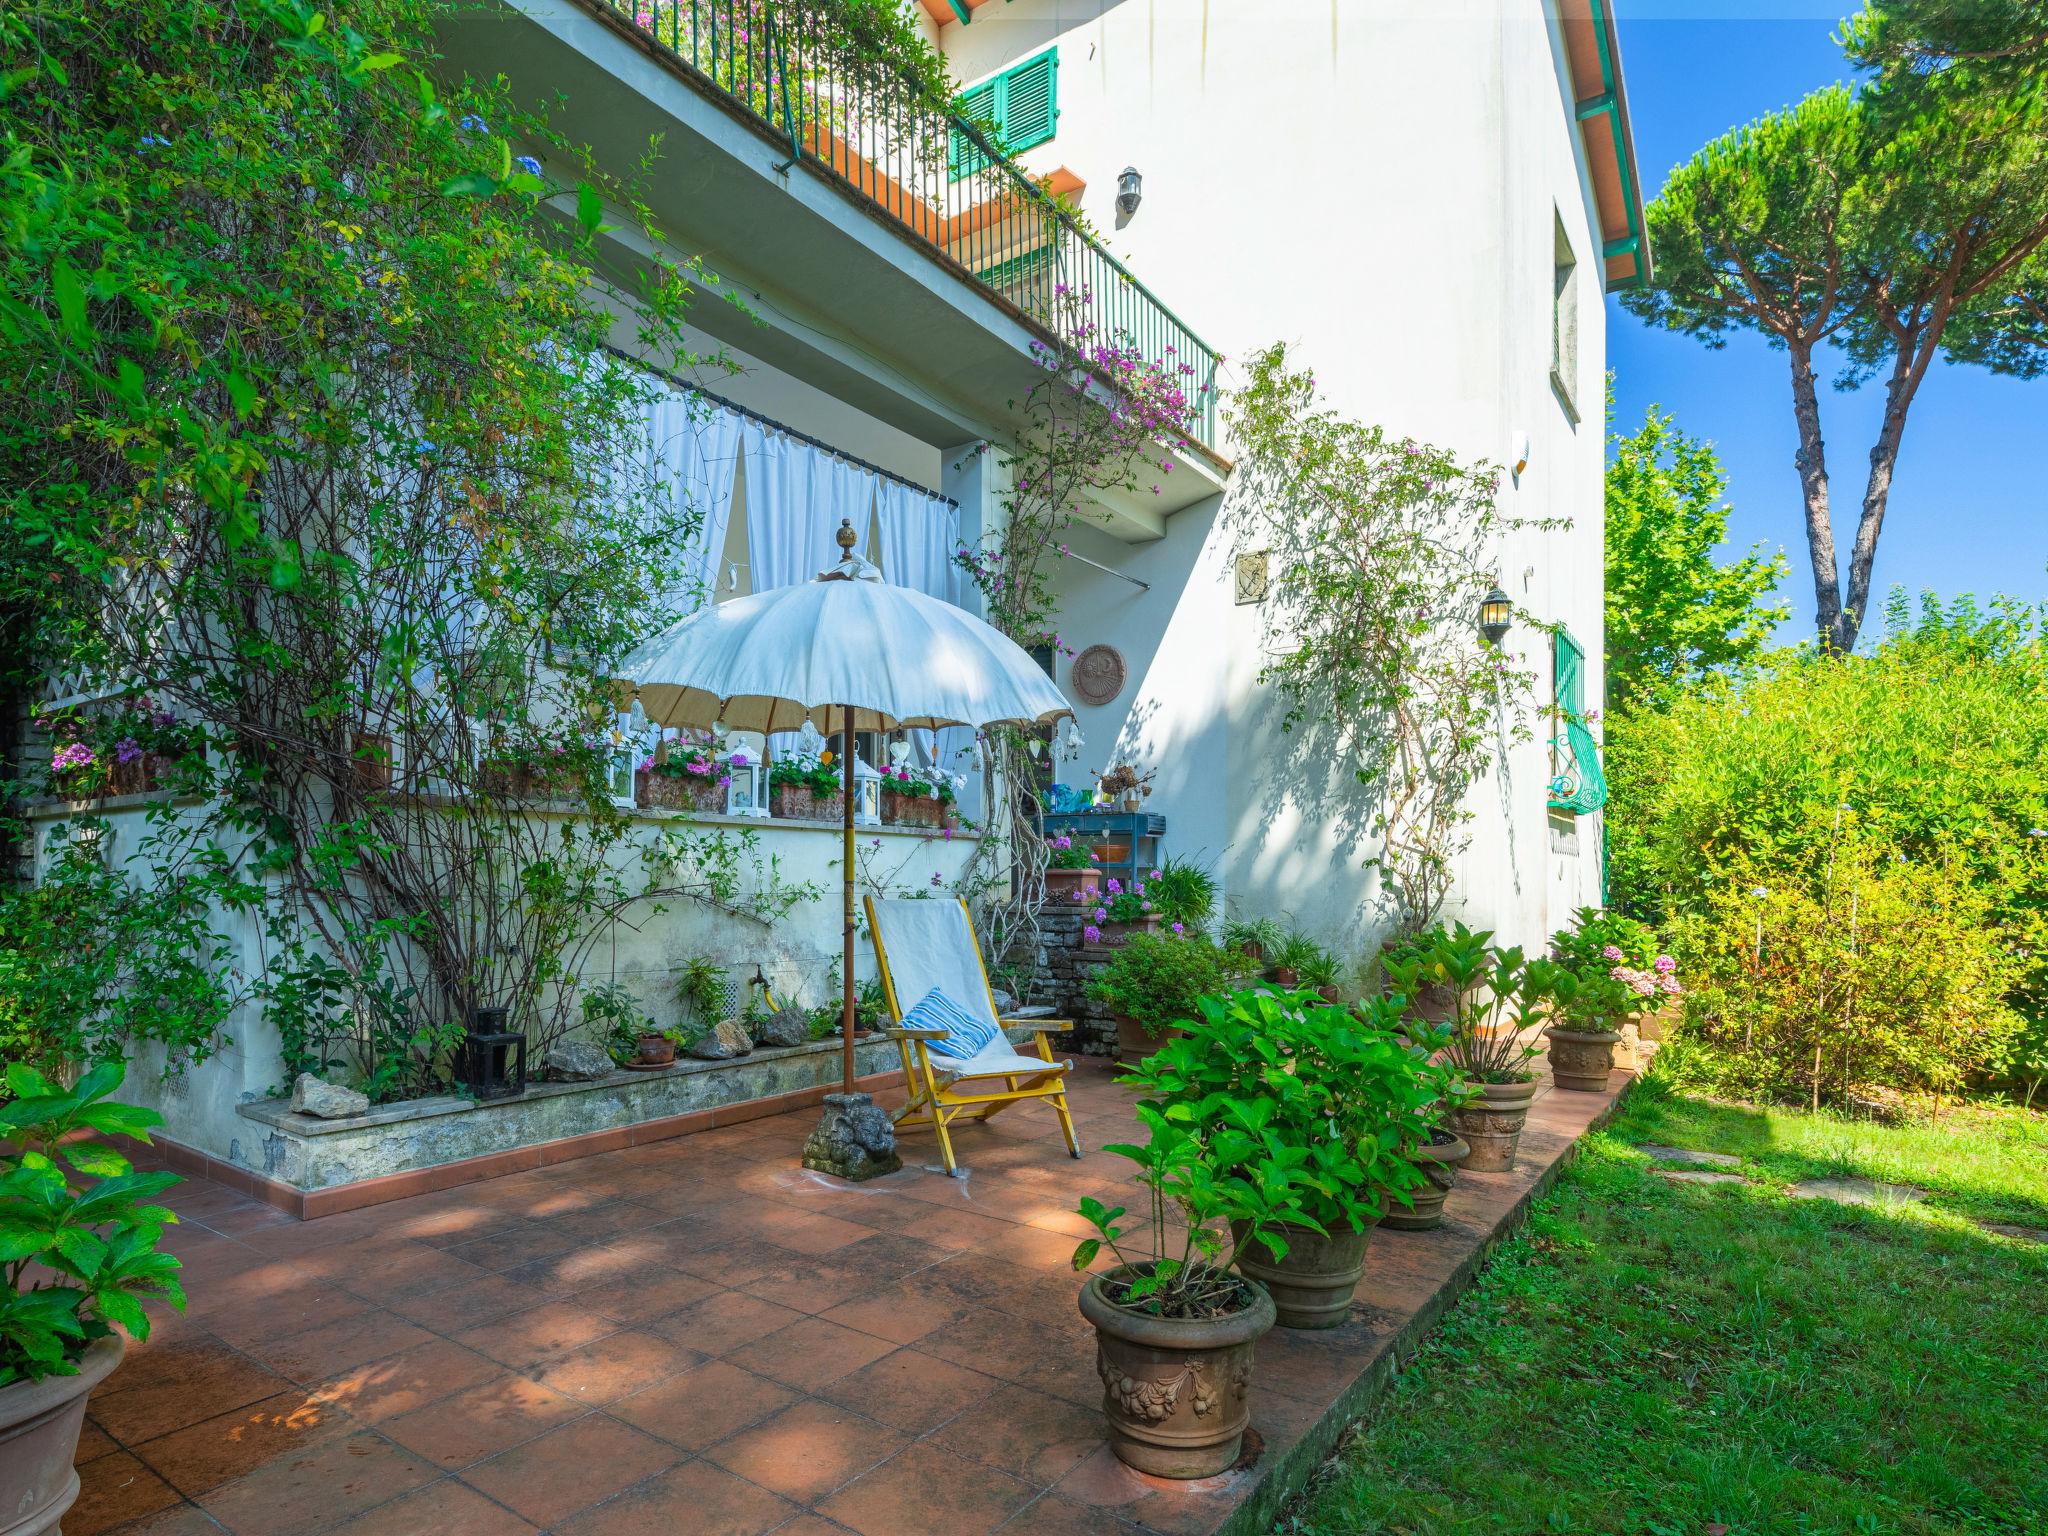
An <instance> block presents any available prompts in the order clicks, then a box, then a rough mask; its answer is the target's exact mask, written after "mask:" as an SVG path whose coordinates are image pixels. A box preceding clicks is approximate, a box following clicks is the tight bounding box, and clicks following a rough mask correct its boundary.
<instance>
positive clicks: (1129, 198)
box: [1116, 165, 1145, 218]
mask: <svg viewBox="0 0 2048 1536" xmlns="http://www.w3.org/2000/svg"><path fill="white" fill-rule="evenodd" d="M1144 200H1145V178H1144V177H1142V176H1140V175H1139V174H1138V168H1137V167H1136V166H1135V165H1127V166H1125V167H1124V172H1123V174H1122V175H1121V176H1119V177H1117V179H1116V211H1117V212H1118V213H1120V214H1122V215H1123V216H1124V217H1125V218H1129V217H1130V216H1131V215H1132V214H1134V213H1136V212H1137V211H1138V204H1140V203H1141V202H1143V201H1144Z"/></svg>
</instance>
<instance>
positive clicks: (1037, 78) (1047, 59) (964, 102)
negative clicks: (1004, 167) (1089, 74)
mask: <svg viewBox="0 0 2048 1536" xmlns="http://www.w3.org/2000/svg"><path fill="white" fill-rule="evenodd" d="M1059 73H1060V51H1059V49H1057V48H1048V49H1046V50H1045V52H1043V53H1041V54H1039V55H1038V57H1036V58H1033V59H1026V60H1025V61H1024V62H1023V63H1022V64H1018V65H1016V66H1014V67H1012V68H1010V69H1006V70H1004V71H1003V73H1001V74H1000V75H997V76H996V77H995V78H994V79H991V80H984V81H982V82H981V84H979V85H977V86H975V87H974V89H972V90H970V91H963V92H961V94H960V113H961V115H962V116H963V117H967V118H971V119H974V120H976V121H979V120H982V119H986V120H988V121H990V122H992V123H994V124H995V125H996V137H997V139H998V140H1000V141H1001V143H1002V144H1003V145H1004V146H1006V147H1007V148H1009V149H1011V150H1013V151H1016V150H1026V149H1030V148H1031V147H1032V146H1033V145H1037V144H1043V143H1045V142H1046V140H1048V139H1050V138H1051V137H1052V135H1053V127H1054V124H1055V123H1057V122H1058V120H1059V115H1060V111H1059V106H1058V102H1057V96H1058V91H1057V87H1058V84H1059ZM987 164H988V156H986V155H984V154H983V153H982V152H981V151H980V150H979V149H977V148H976V147H975V146H974V145H973V144H972V143H970V142H969V141H968V140H967V138H966V137H965V136H964V135H961V134H957V133H956V134H954V135H953V143H952V152H951V154H950V156H949V157H948V173H949V175H950V176H951V178H952V180H954V181H958V180H959V179H960V178H961V177H962V176H970V175H972V174H973V173H974V172H976V171H978V170H980V169H981V168H982V167H983V166H985V165H987Z"/></svg>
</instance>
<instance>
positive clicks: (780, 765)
mask: <svg viewBox="0 0 2048 1536" xmlns="http://www.w3.org/2000/svg"><path fill="white" fill-rule="evenodd" d="M768 812H769V814H770V815H771V816H775V817H777V818H778V819H780V820H783V821H829V822H831V823H833V824H834V825H835V826H836V825H837V824H839V823H840V822H842V821H844V820H845V818H846V785H845V782H844V781H843V780H842V779H841V777H840V775H839V773H838V772H837V771H836V770H835V769H834V767H833V764H832V761H831V754H829V753H826V754H824V755H822V756H820V757H818V758H816V759H803V758H780V757H779V758H777V759H776V760H775V761H774V762H773V763H772V764H770V765H769V768H768Z"/></svg>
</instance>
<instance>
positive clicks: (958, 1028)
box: [903, 987, 1001, 1061]
mask: <svg viewBox="0 0 2048 1536" xmlns="http://www.w3.org/2000/svg"><path fill="white" fill-rule="evenodd" d="M903 1027H904V1028H905V1029H943V1030H944V1031H945V1032H946V1038H945V1039H943V1040H933V1041H930V1042H928V1045H929V1048H930V1050H931V1053H932V1054H933V1055H934V1056H950V1057H952V1058H953V1059H954V1060H955V1061H965V1060H967V1059H968V1058H969V1057H971V1056H979V1055H980V1054H981V1052H982V1050H983V1048H984V1047H986V1046H987V1045H988V1044H989V1043H990V1042H991V1041H993V1040H994V1039H995V1037H996V1036H997V1035H998V1034H1000V1033H1001V1031H1000V1030H999V1029H998V1028H997V1027H996V1025H995V1022H994V1021H993V1020H991V1019H978V1018H976V1017H975V1016H974V1015H973V1014H971V1013H969V1012H968V1011H967V1010H966V1009H965V1008H962V1007H961V1006H960V1005H959V1004H958V1003H956V1002H954V1001H953V999H951V998H950V997H948V996H946V994H945V993H943V992H941V991H940V990H939V989H938V988H937V987H933V988H932V989H931V991H929V992H927V993H925V995H924V997H923V999H922V1000H920V1001H919V1003H918V1005H917V1006H916V1007H915V1008H913V1009H911V1010H910V1012H908V1013H906V1014H905V1015H903Z"/></svg>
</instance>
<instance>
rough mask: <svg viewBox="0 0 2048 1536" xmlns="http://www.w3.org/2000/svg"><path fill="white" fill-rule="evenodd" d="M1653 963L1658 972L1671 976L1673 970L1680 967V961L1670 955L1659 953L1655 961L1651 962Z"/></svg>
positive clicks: (1661, 974)
mask: <svg viewBox="0 0 2048 1536" xmlns="http://www.w3.org/2000/svg"><path fill="white" fill-rule="evenodd" d="M1651 965H1652V966H1653V967H1654V969H1655V970H1656V972H1657V974H1658V975H1660V976H1669V975H1670V974H1671V973H1672V972H1673V971H1675V970H1677V969H1678V962H1677V961H1676V960H1674V959H1672V958H1671V957H1670V956H1669V955H1659V956H1658V957H1657V958H1656V959H1655V960H1654V961H1652V962H1651Z"/></svg>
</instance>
